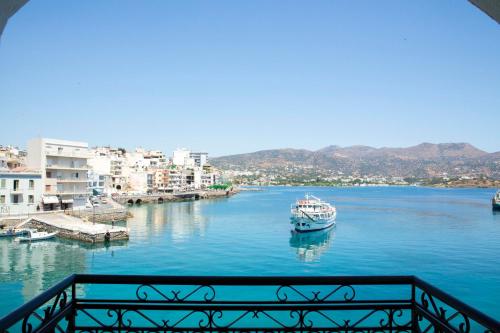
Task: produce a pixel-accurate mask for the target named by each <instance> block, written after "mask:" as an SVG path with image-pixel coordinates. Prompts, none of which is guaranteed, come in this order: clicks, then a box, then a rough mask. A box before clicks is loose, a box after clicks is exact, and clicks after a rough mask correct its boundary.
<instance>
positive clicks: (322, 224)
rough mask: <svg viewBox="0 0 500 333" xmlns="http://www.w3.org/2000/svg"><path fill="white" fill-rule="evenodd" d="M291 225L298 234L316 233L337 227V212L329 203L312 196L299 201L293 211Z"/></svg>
mask: <svg viewBox="0 0 500 333" xmlns="http://www.w3.org/2000/svg"><path fill="white" fill-rule="evenodd" d="M291 212H292V217H291V218H290V220H291V224H293V227H294V228H295V230H296V231H298V232H306V231H315V230H321V229H326V228H329V227H331V226H333V225H335V218H336V217H337V210H336V209H335V207H334V206H332V205H331V204H329V203H328V202H324V201H322V200H321V199H318V198H316V197H315V196H312V195H306V197H305V199H303V200H297V202H296V203H295V205H294V206H292V209H291Z"/></svg>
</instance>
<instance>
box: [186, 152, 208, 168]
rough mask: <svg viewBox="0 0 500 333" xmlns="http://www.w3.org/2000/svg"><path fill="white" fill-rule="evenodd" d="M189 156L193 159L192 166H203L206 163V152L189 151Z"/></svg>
mask: <svg viewBox="0 0 500 333" xmlns="http://www.w3.org/2000/svg"><path fill="white" fill-rule="evenodd" d="M189 157H190V158H191V159H192V160H193V163H194V166H196V167H200V168H203V167H204V166H205V165H206V164H207V163H208V153H193V152H191V153H189Z"/></svg>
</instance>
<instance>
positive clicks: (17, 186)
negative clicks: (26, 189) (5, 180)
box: [14, 179, 19, 191]
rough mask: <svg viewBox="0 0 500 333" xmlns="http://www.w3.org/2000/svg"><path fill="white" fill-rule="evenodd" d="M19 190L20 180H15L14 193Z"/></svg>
mask: <svg viewBox="0 0 500 333" xmlns="http://www.w3.org/2000/svg"><path fill="white" fill-rule="evenodd" d="M17 190H19V179H15V180H14V191H17Z"/></svg>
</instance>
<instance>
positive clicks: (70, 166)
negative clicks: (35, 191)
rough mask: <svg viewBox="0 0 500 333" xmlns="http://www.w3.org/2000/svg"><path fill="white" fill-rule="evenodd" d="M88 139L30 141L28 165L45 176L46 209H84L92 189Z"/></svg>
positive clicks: (40, 139) (43, 198)
mask: <svg viewBox="0 0 500 333" xmlns="http://www.w3.org/2000/svg"><path fill="white" fill-rule="evenodd" d="M89 157H90V154H89V149H88V144H87V143H85V142H77V141H66V140H55V139H46V138H37V139H33V140H30V141H29V142H28V155H27V166H28V167H29V168H32V169H39V170H40V171H41V175H42V184H43V197H42V203H43V208H44V210H53V209H68V208H84V207H85V204H86V202H87V199H88V197H89V195H90V191H89V189H88V187H87V185H88V177H87V172H88V170H89V166H88V163H87V160H88V158H89Z"/></svg>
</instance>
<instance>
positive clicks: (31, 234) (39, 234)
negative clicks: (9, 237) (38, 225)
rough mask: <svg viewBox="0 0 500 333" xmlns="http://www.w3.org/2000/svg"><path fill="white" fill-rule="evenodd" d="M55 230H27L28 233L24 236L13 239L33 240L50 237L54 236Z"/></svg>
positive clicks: (17, 240)
mask: <svg viewBox="0 0 500 333" xmlns="http://www.w3.org/2000/svg"><path fill="white" fill-rule="evenodd" d="M56 235H57V231H56V232H46V231H33V230H29V231H28V235H27V236H26V237H17V238H16V239H15V241H16V242H35V241H41V240H46V239H51V238H54V237H56Z"/></svg>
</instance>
